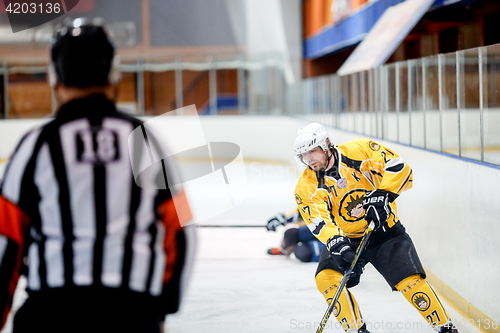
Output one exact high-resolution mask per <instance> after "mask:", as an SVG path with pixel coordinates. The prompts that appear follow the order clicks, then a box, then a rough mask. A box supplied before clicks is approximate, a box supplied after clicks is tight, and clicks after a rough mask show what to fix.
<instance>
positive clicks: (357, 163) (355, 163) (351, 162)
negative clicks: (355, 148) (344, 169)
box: [341, 155, 363, 172]
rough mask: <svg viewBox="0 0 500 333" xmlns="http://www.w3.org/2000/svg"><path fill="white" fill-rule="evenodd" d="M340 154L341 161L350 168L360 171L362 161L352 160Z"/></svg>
mask: <svg viewBox="0 0 500 333" xmlns="http://www.w3.org/2000/svg"><path fill="white" fill-rule="evenodd" d="M341 156H342V163H344V164H345V165H347V166H348V167H349V168H351V169H355V170H358V171H359V172H361V163H363V162H362V161H358V160H353V159H351V158H349V157H347V156H345V155H341Z"/></svg>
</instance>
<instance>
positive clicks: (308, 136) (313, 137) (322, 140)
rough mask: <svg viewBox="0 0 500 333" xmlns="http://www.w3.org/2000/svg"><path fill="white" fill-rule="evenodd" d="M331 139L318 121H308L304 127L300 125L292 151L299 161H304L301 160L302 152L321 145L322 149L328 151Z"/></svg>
mask: <svg viewBox="0 0 500 333" xmlns="http://www.w3.org/2000/svg"><path fill="white" fill-rule="evenodd" d="M331 145H332V144H331V140H330V136H329V135H328V132H327V131H326V128H325V126H323V125H321V124H318V123H310V124H309V125H307V126H305V127H301V128H300V129H299V130H298V132H297V135H296V136H295V141H294V142H293V152H294V155H295V158H296V159H297V161H298V162H299V164H300V163H304V162H303V160H302V154H303V153H305V152H308V151H310V150H312V149H314V148H316V147H321V149H323V151H324V152H325V153H326V152H328V148H330V147H331Z"/></svg>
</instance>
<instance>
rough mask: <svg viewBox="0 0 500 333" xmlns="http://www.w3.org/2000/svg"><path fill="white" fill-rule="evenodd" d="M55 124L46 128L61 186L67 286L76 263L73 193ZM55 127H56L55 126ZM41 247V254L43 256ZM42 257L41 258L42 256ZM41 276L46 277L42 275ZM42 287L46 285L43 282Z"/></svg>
mask: <svg viewBox="0 0 500 333" xmlns="http://www.w3.org/2000/svg"><path fill="white" fill-rule="evenodd" d="M52 124H53V126H48V127H47V128H46V129H45V130H46V131H47V132H49V131H50V136H49V138H48V140H47V142H48V144H49V151H50V156H51V159H52V164H53V166H54V174H55V177H56V180H57V183H58V186H59V207H60V209H61V224H62V232H63V235H64V243H63V261H64V281H65V286H73V285H74V284H75V282H74V279H73V273H74V264H73V257H74V255H73V242H74V240H75V235H74V230H73V216H72V215H71V194H70V191H69V184H68V175H67V172H66V164H65V162H64V155H63V149H62V144H61V134H60V128H61V127H60V126H61V124H58V123H52ZM53 127H54V128H53ZM42 253H43V251H42V249H41V248H40V256H42ZM40 259H41V258H40ZM42 262H45V261H40V263H42ZM40 278H41V279H42V278H45V277H44V276H42V275H40ZM41 286H42V289H43V288H44V285H43V284H41Z"/></svg>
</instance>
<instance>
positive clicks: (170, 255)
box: [0, 95, 193, 313]
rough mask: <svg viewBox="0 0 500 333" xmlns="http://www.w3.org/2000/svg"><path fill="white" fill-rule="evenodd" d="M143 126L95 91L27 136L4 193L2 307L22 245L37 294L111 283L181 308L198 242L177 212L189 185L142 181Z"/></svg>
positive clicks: (0, 206) (0, 198)
mask: <svg viewBox="0 0 500 333" xmlns="http://www.w3.org/2000/svg"><path fill="white" fill-rule="evenodd" d="M138 126H142V125H141V122H140V121H139V120H137V119H135V118H132V117H129V116H126V115H124V114H121V113H119V112H117V111H116V109H115V106H114V104H113V103H112V102H110V101H109V100H107V99H106V98H105V97H104V96H102V95H94V96H90V97H87V98H84V99H79V100H74V101H71V102H69V103H67V104H65V105H63V106H62V107H61V109H60V111H59V112H58V114H57V116H56V117H55V119H54V120H53V121H51V122H50V123H48V124H46V125H45V126H43V127H41V128H37V129H35V130H33V131H31V132H29V133H28V134H27V135H26V136H25V137H24V138H23V139H22V141H21V143H20V144H19V146H18V148H17V149H16V151H15V153H14V155H13V156H12V158H11V160H10V162H9V165H8V166H7V169H6V172H5V175H4V179H3V182H2V186H1V189H0V211H3V213H0V273H3V274H5V273H6V272H8V273H10V277H11V278H9V279H6V278H5V275H4V278H0V302H1V303H0V306H1V307H2V308H1V311H4V313H5V310H6V311H7V312H8V310H9V305H8V299H9V298H11V297H12V293H13V290H11V289H12V283H13V280H16V281H17V276H16V274H17V272H16V270H17V269H18V268H19V265H20V263H19V261H20V259H21V256H22V252H23V249H24V254H26V255H27V257H28V274H27V279H28V290H29V291H31V292H34V293H36V292H37V291H50V290H55V289H59V288H78V287H99V288H113V289H120V290H124V291H132V292H138V293H142V294H146V295H150V296H151V297H166V298H170V301H169V302H170V303H171V302H172V300H173V301H174V303H175V304H173V305H170V307H171V308H173V309H174V310H175V309H176V308H177V307H178V302H179V293H180V291H181V289H182V285H183V281H184V277H183V272H184V273H186V271H187V270H188V269H186V268H185V267H186V266H187V265H188V264H189V261H190V257H191V255H192V246H193V245H192V243H190V240H191V239H190V237H188V234H190V232H191V231H189V229H190V228H183V227H181V225H186V222H187V221H180V220H179V219H178V218H177V219H176V218H175V216H181V215H182V216H190V212H187V213H186V212H183V213H181V214H177V215H176V214H175V213H174V214H173V215H172V209H175V208H174V206H173V203H172V201H173V200H174V197H176V196H177V200H179V197H180V200H184V201H185V200H186V199H185V195H184V192H183V191H178V192H177V193H175V192H174V190H169V189H166V190H158V189H145V188H141V187H139V186H137V185H136V183H135V181H134V175H133V174H132V168H131V164H130V156H129V148H128V137H129V135H130V133H131V132H132V131H133V130H134V129H135V128H136V127H138ZM168 173H169V175H175V170H172V169H171V168H170V169H169V170H168ZM185 207H186V209H187V210H189V206H188V205H187V202H186V205H185ZM165 209H167V210H170V212H167V213H168V214H166V213H165ZM177 213H179V212H177ZM172 216H174V218H173V219H172ZM169 233H170V234H172V233H175V236H172V235H170V236H169ZM180 239H182V241H180ZM168 240H170V243H167V241H168ZM7 280H8V281H7ZM2 283H3V284H2ZM168 284H170V285H168ZM167 285H168V287H167ZM14 286H15V284H14ZM14 289H15V288H14ZM166 290H169V291H171V290H173V291H174V294H175V295H165V291H166ZM166 302H168V301H166ZM167 312H168V311H167Z"/></svg>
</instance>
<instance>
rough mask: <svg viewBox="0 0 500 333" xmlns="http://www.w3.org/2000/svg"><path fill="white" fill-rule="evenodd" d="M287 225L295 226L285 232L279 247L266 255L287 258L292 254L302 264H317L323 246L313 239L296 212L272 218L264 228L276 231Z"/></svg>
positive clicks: (268, 251)
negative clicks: (279, 227)
mask: <svg viewBox="0 0 500 333" xmlns="http://www.w3.org/2000/svg"><path fill="white" fill-rule="evenodd" d="M288 224H294V225H295V226H294V227H292V228H288V229H287V230H286V231H285V234H284V235H283V240H282V241H281V244H280V246H279V247H273V248H271V249H269V250H267V253H268V254H270V255H273V256H289V255H290V254H292V253H293V254H294V255H295V257H297V259H299V260H300V261H302V262H318V261H319V256H320V254H321V250H323V247H324V246H325V245H324V244H323V243H321V242H320V241H319V240H318V239H317V238H316V237H314V235H313V234H312V233H311V231H310V230H309V228H308V227H307V226H306V225H305V223H304V221H303V220H302V217H301V216H300V214H299V211H298V210H294V211H293V212H290V213H288V214H286V215H285V214H278V215H276V216H274V217H273V218H271V219H270V220H269V221H267V225H266V228H267V230H268V231H276V228H277V227H278V226H280V225H281V226H284V225H288Z"/></svg>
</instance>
